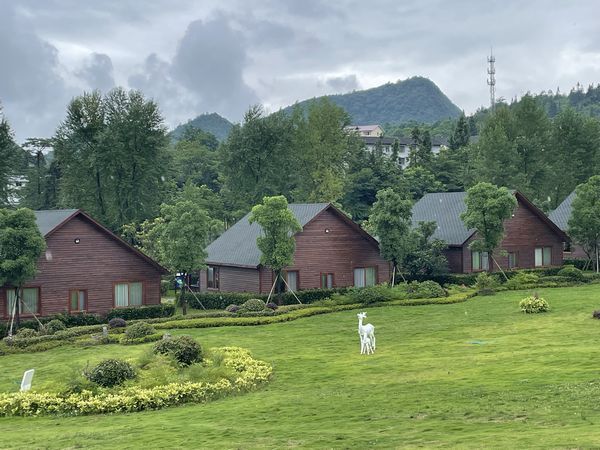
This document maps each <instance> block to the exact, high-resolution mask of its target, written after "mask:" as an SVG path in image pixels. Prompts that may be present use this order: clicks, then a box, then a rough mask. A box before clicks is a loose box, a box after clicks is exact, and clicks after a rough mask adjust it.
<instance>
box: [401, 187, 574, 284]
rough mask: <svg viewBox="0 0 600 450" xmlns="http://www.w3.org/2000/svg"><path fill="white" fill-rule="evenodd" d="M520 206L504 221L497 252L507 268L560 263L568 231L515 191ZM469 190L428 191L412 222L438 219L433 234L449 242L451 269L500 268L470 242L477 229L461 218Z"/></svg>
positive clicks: (414, 210)
mask: <svg viewBox="0 0 600 450" xmlns="http://www.w3.org/2000/svg"><path fill="white" fill-rule="evenodd" d="M513 195H514V196H515V197H516V199H517V208H516V209H515V211H514V213H513V216H512V217H511V218H510V219H507V220H506V221H505V222H504V239H503V240H502V242H501V243H500V246H499V248H498V249H497V251H496V252H495V253H494V259H495V260H496V261H497V262H498V264H499V265H500V267H502V269H503V270H506V269H531V268H536V267H540V268H541V267H548V266H559V265H561V264H562V261H563V246H564V243H565V242H568V240H569V239H568V237H567V236H566V235H565V233H564V232H563V231H562V230H561V229H560V228H559V227H557V226H556V224H555V223H554V222H552V221H551V220H550V219H549V218H548V217H547V216H546V215H545V214H544V212H543V211H541V210H540V209H539V208H538V207H536V206H535V205H534V204H533V203H531V202H530V201H529V200H528V199H527V198H526V197H525V196H524V195H523V194H521V193H520V192H517V191H514V192H513ZM466 196H467V193H466V192H438V193H432V194H426V195H425V196H424V197H423V198H422V199H421V200H419V201H418V202H417V203H415V205H414V206H413V210H412V213H413V215H412V223H413V226H416V225H417V224H418V223H419V222H436V224H437V229H436V231H435V233H434V235H433V236H432V237H433V238H434V239H441V240H443V241H445V242H446V244H447V245H448V248H447V249H446V250H445V252H444V253H445V256H446V259H447V260H448V267H449V269H450V272H454V273H469V272H478V271H497V270H498V267H496V265H495V264H494V262H493V260H492V258H491V257H490V255H488V254H487V252H474V251H471V249H470V248H469V244H470V243H471V242H472V241H473V240H476V239H477V233H476V231H475V230H474V229H467V227H465V224H464V223H463V221H462V220H461V218H460V215H461V214H462V213H463V212H464V211H466V209H467V206H466V204H465V198H466Z"/></svg>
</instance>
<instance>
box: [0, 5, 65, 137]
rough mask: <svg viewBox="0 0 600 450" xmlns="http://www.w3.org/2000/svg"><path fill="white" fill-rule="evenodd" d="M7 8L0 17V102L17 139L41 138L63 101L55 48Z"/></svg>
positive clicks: (62, 85)
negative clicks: (0, 56) (0, 63)
mask: <svg viewBox="0 0 600 450" xmlns="http://www.w3.org/2000/svg"><path fill="white" fill-rule="evenodd" d="M28 25H29V24H28V23H27V21H26V20H25V19H23V18H22V17H19V15H18V14H17V13H16V11H15V10H14V9H12V8H10V7H7V8H3V14H1V15H0V55H2V68H1V69H0V101H1V102H2V104H3V107H4V113H5V115H6V118H7V120H9V122H10V123H11V125H12V127H13V129H14V130H16V134H17V137H18V138H23V137H25V135H24V134H23V130H27V134H26V136H39V135H44V134H45V133H47V132H48V131H49V130H50V129H53V128H54V127H55V126H56V125H57V121H56V120H55V119H54V114H55V113H56V110H57V109H58V108H60V107H61V105H62V104H63V102H64V101H66V98H67V90H66V86H65V83H64V81H63V79H62V78H61V76H60V75H59V73H58V72H59V69H60V67H59V61H58V55H57V51H56V48H55V47H53V46H52V45H50V44H49V43H48V42H46V41H44V40H43V39H40V38H39V37H38V36H37V35H36V34H35V32H34V31H33V30H31V28H30V27H29V26H28Z"/></svg>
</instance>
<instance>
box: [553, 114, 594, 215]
mask: <svg viewBox="0 0 600 450" xmlns="http://www.w3.org/2000/svg"><path fill="white" fill-rule="evenodd" d="M545 153H546V155H547V158H548V160H549V161H550V174H551V175H550V177H549V179H548V182H547V183H546V186H547V195H548V196H550V205H549V206H550V208H551V209H554V208H556V207H557V206H558V205H559V204H560V202H562V201H563V199H565V198H566V197H567V195H569V194H570V193H571V192H572V191H573V189H575V187H576V186H577V185H579V184H581V183H584V182H586V181H587V180H588V179H589V178H590V177H591V176H593V175H595V174H597V173H598V171H599V170H600V121H599V120H598V119H595V118H591V117H585V116H584V115H582V114H581V113H578V112H576V111H575V110H573V109H572V108H568V107H567V108H565V109H564V110H562V111H561V112H560V113H559V114H558V115H557V116H556V117H555V118H554V121H553V124H552V131H551V145H550V146H549V148H548V150H547V151H546V152H545ZM557 174H560V175H557Z"/></svg>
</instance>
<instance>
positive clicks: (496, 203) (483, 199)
mask: <svg viewBox="0 0 600 450" xmlns="http://www.w3.org/2000/svg"><path fill="white" fill-rule="evenodd" d="M465 204H466V206H467V209H466V211H465V212H463V213H462V214H461V216H460V218H461V219H462V221H463V222H464V224H465V226H466V227H467V228H474V229H475V230H476V231H477V237H476V238H475V240H473V242H471V244H470V248H471V249H473V250H475V251H480V252H488V254H489V255H490V257H491V258H493V252H494V250H495V249H496V248H497V247H498V245H500V241H502V238H503V237H504V221H505V220H506V219H508V218H510V217H511V216H512V213H513V211H514V210H515V208H516V207H517V200H516V198H515V196H514V195H513V194H512V193H511V192H510V191H509V190H508V189H506V188H505V187H498V186H495V185H493V184H491V183H484V182H482V183H478V184H476V185H475V186H473V187H472V188H470V189H469V190H468V191H467V196H466V198H465Z"/></svg>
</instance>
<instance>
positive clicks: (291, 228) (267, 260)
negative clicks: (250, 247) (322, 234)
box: [249, 195, 302, 294]
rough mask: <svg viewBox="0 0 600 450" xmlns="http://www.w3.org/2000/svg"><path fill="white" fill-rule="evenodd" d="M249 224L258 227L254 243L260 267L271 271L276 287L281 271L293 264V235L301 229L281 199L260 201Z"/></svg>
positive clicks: (286, 203) (283, 199)
mask: <svg viewBox="0 0 600 450" xmlns="http://www.w3.org/2000/svg"><path fill="white" fill-rule="evenodd" d="M249 221H250V223H255V222H256V223H257V224H258V225H260V227H261V235H260V236H259V237H258V238H257V239H256V245H257V246H258V249H259V250H260V252H261V255H260V263H261V264H262V265H264V266H265V267H268V268H269V269H271V270H272V271H273V273H274V274H275V279H274V281H273V286H274V287H277V286H279V284H278V283H277V281H278V280H279V279H283V278H282V272H283V269H284V268H285V267H287V266H289V265H291V264H292V263H293V262H294V252H295V250H296V239H295V238H294V234H296V233H297V232H299V231H301V230H302V226H300V223H298V220H297V219H296V217H295V216H294V214H293V213H292V211H291V210H290V209H289V208H288V202H287V200H286V198H285V197H284V196H282V195H278V196H274V197H265V198H263V202H262V203H261V204H259V205H256V206H254V207H253V208H252V212H251V213H250V218H249ZM272 290H273V289H271V291H272ZM277 294H279V292H277Z"/></svg>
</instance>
